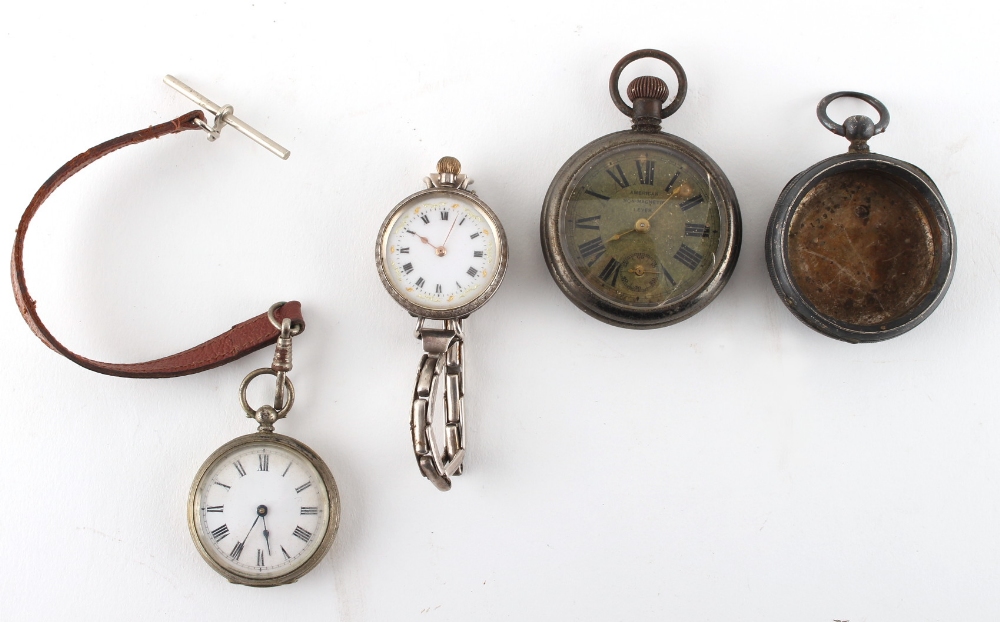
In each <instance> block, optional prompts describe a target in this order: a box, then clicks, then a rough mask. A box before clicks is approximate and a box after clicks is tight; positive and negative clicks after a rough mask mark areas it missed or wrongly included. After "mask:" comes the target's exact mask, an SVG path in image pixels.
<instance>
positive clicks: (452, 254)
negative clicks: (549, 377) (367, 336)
mask: <svg viewBox="0 0 1000 622" xmlns="http://www.w3.org/2000/svg"><path fill="white" fill-rule="evenodd" d="M463 194H465V193H458V192H452V191H447V190H441V191H434V192H428V193H420V194H418V195H416V196H414V197H411V199H410V200H408V201H407V202H405V203H404V204H403V205H401V206H400V207H399V208H397V209H396V211H395V220H394V221H393V222H392V223H391V225H390V226H389V228H388V230H387V233H386V235H385V237H384V239H383V247H382V249H381V252H382V260H383V266H384V270H385V274H386V276H387V277H388V280H389V282H390V284H391V285H392V287H393V289H395V290H396V292H397V293H398V294H399V295H400V296H402V297H403V298H404V299H406V300H407V301H409V302H410V303H411V304H413V305H416V306H419V307H423V308H426V309H434V310H449V309H456V308H458V307H461V306H463V305H466V304H468V303H470V302H472V301H473V300H475V299H476V298H478V297H479V296H481V295H482V294H483V293H484V292H485V291H486V289H487V288H488V287H489V285H490V284H491V283H492V282H493V281H494V278H495V277H496V276H497V271H498V269H499V266H500V256H499V252H498V251H499V249H498V246H499V244H498V241H497V227H496V225H495V224H494V222H493V219H492V218H491V217H490V216H489V215H488V214H487V213H486V212H485V211H484V210H482V209H481V208H480V207H479V206H478V205H477V204H476V203H475V202H473V201H472V200H470V198H469V197H466V196H463Z"/></svg>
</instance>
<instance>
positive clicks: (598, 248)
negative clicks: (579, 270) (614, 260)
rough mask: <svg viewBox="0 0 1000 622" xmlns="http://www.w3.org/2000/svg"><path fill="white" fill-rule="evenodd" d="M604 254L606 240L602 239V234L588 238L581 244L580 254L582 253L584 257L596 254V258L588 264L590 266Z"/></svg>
mask: <svg viewBox="0 0 1000 622" xmlns="http://www.w3.org/2000/svg"><path fill="white" fill-rule="evenodd" d="M603 254H604V242H603V241H602V240H601V236H597V237H596V238H594V239H593V240H587V241H586V242H584V243H583V244H581V245H580V255H582V256H583V258H584V259H586V258H587V257H590V256H591V255H593V256H594V258H593V259H591V260H590V263H588V264H587V265H588V266H592V265H594V263H595V262H596V261H597V260H598V259H600V258H601V255H603Z"/></svg>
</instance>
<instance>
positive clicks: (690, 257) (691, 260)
mask: <svg viewBox="0 0 1000 622" xmlns="http://www.w3.org/2000/svg"><path fill="white" fill-rule="evenodd" d="M674 259H676V260H677V261H679V262H681V263H682V264H684V265H685V266H687V267H688V268H690V269H692V270H694V269H695V268H697V267H698V264H700V263H701V260H702V256H701V255H699V254H698V251H696V250H694V249H693V248H691V247H690V246H688V245H687V244H681V248H680V250H679V251H677V254H676V255H674Z"/></svg>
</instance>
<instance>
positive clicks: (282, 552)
mask: <svg viewBox="0 0 1000 622" xmlns="http://www.w3.org/2000/svg"><path fill="white" fill-rule="evenodd" d="M279 548H280V549H281V554H282V555H284V556H285V559H291V558H292V556H291V555H289V554H288V551H286V550H285V547H283V546H282V547H279Z"/></svg>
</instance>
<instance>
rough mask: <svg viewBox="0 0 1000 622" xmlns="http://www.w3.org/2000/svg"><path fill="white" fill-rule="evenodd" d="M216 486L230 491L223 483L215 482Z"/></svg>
mask: <svg viewBox="0 0 1000 622" xmlns="http://www.w3.org/2000/svg"><path fill="white" fill-rule="evenodd" d="M215 485H216V486H222V487H223V488H225V489H226V490H229V486H226V485H225V484H223V483H222V482H215Z"/></svg>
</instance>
